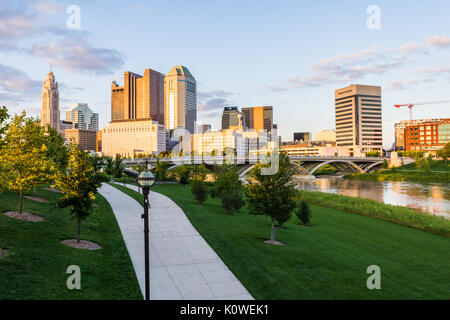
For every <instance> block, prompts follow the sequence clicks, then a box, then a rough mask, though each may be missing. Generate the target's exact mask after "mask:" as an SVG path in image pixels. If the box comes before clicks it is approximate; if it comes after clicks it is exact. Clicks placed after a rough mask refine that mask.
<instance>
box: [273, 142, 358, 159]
mask: <svg viewBox="0 0 450 320" xmlns="http://www.w3.org/2000/svg"><path fill="white" fill-rule="evenodd" d="M280 148H281V149H282V150H284V151H286V153H287V154H288V155H290V156H318V157H334V156H339V157H343V156H344V157H345V156H349V155H350V152H349V148H347V147H338V146H336V145H333V144H325V145H314V144H311V143H304V142H298V143H291V144H284V145H281V146H280Z"/></svg>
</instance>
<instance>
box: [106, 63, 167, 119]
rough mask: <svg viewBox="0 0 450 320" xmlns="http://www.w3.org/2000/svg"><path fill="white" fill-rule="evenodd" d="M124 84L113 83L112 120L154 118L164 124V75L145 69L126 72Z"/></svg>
mask: <svg viewBox="0 0 450 320" xmlns="http://www.w3.org/2000/svg"><path fill="white" fill-rule="evenodd" d="M123 78H124V84H123V86H119V85H118V84H117V83H116V82H115V81H113V83H112V84H111V121H117V120H130V119H152V120H153V121H158V122H159V123H160V124H164V75H163V74H162V73H159V72H158V71H155V70H152V69H145V70H144V74H143V75H139V74H137V73H133V72H130V71H125V72H124V76H123Z"/></svg>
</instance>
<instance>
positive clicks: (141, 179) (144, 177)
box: [136, 161, 155, 300]
mask: <svg viewBox="0 0 450 320" xmlns="http://www.w3.org/2000/svg"><path fill="white" fill-rule="evenodd" d="M136 180H137V183H138V185H139V186H140V187H141V188H142V193H143V194H144V214H143V215H142V218H143V219H144V241H145V300H150V251H149V239H148V194H149V192H150V187H151V186H152V185H153V184H154V183H155V176H154V175H153V173H151V172H150V171H149V170H148V161H146V162H145V170H144V171H142V172H141V173H140V174H139V176H138V177H137V178H136Z"/></svg>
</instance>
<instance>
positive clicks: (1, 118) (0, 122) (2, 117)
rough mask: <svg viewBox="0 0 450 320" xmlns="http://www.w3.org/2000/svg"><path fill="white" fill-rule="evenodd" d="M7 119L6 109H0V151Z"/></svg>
mask: <svg viewBox="0 0 450 320" xmlns="http://www.w3.org/2000/svg"><path fill="white" fill-rule="evenodd" d="M8 118H9V114H8V109H6V107H5V106H3V107H1V108H0V149H1V147H2V143H3V134H4V133H5V131H6V129H7V127H8V124H7V120H8Z"/></svg>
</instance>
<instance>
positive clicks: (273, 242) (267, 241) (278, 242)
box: [264, 240, 285, 246]
mask: <svg viewBox="0 0 450 320" xmlns="http://www.w3.org/2000/svg"><path fill="white" fill-rule="evenodd" d="M264 242H265V243H268V244H273V245H275V246H285V244H284V243H283V242H280V241H272V240H266V241H264Z"/></svg>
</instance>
